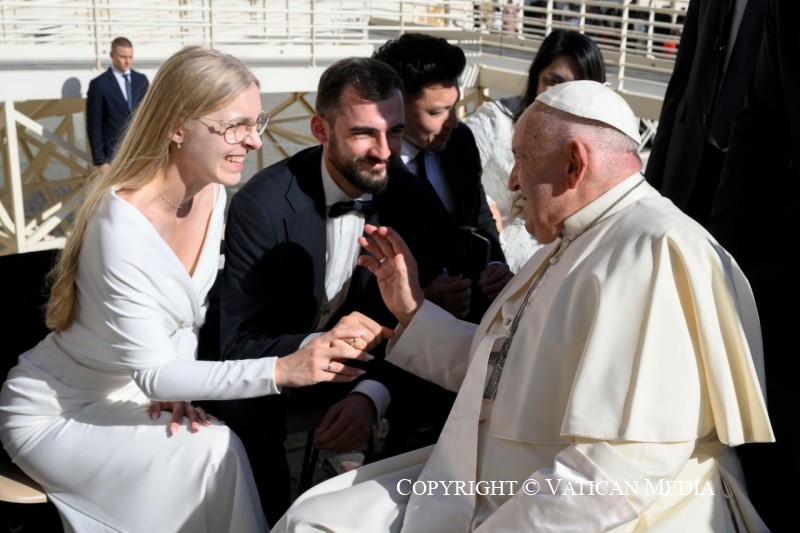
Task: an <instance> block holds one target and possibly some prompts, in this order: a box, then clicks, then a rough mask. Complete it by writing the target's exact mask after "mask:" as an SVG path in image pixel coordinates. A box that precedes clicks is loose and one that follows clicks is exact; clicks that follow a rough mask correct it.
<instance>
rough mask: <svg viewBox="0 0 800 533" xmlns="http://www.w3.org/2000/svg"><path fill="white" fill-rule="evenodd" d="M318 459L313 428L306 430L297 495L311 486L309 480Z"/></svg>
mask: <svg viewBox="0 0 800 533" xmlns="http://www.w3.org/2000/svg"><path fill="white" fill-rule="evenodd" d="M318 459H319V448H317V447H316V446H314V430H313V429H310V430H309V431H308V437H306V448H305V451H304V452H303V468H302V470H301V472H300V484H299V486H298V487H297V495H298V496H299V495H300V494H302V493H304V492H305V491H307V490H308V489H310V488H311V482H312V480H313V478H314V470H316V468H317V460H318Z"/></svg>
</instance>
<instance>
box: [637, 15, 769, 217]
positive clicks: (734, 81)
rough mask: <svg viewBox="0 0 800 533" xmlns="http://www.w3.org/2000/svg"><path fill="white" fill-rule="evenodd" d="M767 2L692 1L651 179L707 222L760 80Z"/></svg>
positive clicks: (661, 121) (650, 166) (656, 143)
mask: <svg viewBox="0 0 800 533" xmlns="http://www.w3.org/2000/svg"><path fill="white" fill-rule="evenodd" d="M767 1H768V0H704V1H700V0H692V2H690V3H689V8H688V10H687V12H686V19H685V22H684V25H683V33H682V35H681V41H680V46H679V48H678V56H677V58H676V60H675V68H674V69H673V72H672V77H671V78H670V81H669V85H668V86H667V92H666V94H665V95H664V104H663V107H662V108H661V116H660V119H659V121H658V131H657V132H656V136H655V139H654V140H653V147H652V149H651V151H650V156H649V158H648V161H647V170H646V172H645V177H646V178H647V181H648V182H650V184H651V185H653V186H654V187H655V188H656V189H658V190H659V191H661V194H663V195H664V196H666V197H667V198H669V199H670V200H672V202H673V203H674V204H675V205H676V206H678V207H679V208H680V209H681V210H682V211H683V212H684V213H686V214H687V215H689V216H690V217H692V218H694V219H695V220H697V221H698V222H700V223H701V224H704V223H705V222H707V221H708V217H709V215H710V214H711V203H712V201H713V199H714V193H715V192H716V190H717V185H718V183H719V176H720V173H721V172H722V163H723V160H724V159H725V151H726V150H727V148H728V142H729V139H730V134H731V123H732V122H733V117H734V115H735V114H736V112H737V111H738V110H739V109H741V108H742V106H744V95H745V91H746V90H747V83H748V82H749V81H750V77H751V76H752V75H753V70H754V69H755V64H756V58H757V57H758V48H759V45H760V43H761V34H762V32H763V22H764V14H765V13H766V8H767Z"/></svg>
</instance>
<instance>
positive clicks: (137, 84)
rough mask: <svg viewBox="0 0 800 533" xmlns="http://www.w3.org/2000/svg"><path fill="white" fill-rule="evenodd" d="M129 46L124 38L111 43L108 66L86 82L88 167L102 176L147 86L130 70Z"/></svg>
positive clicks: (138, 75)
mask: <svg viewBox="0 0 800 533" xmlns="http://www.w3.org/2000/svg"><path fill="white" fill-rule="evenodd" d="M131 65H133V44H131V42H130V41H129V40H128V39H126V38H125V37H117V38H116V39H114V40H113V41H112V42H111V66H110V67H109V68H108V70H106V71H105V72H103V73H102V74H100V75H99V76H97V77H96V78H95V79H93V80H92V81H91V82H89V91H88V92H87V93H86V130H87V134H88V136H89V147H90V148H91V150H92V163H94V165H95V166H96V167H97V168H98V170H100V171H101V172H103V173H105V171H106V170H108V165H109V164H110V163H111V160H112V159H113V158H114V151H115V150H116V148H117V142H118V141H119V140H120V139H121V138H122V134H123V133H124V132H125V128H126V126H127V125H128V120H129V119H130V116H131V113H133V111H134V110H135V109H136V107H137V106H138V105H139V102H141V101H142V98H144V94H145V93H146V92H147V88H148V87H149V86H150V82H149V81H148V80H147V76H145V75H144V74H142V73H140V72H136V71H135V70H133V69H131Z"/></svg>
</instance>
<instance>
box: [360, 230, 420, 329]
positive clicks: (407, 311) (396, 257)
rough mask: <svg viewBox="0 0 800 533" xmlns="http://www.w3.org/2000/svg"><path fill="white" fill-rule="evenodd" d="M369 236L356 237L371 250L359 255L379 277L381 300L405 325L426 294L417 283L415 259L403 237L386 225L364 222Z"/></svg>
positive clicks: (364, 246)
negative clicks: (377, 225) (367, 253)
mask: <svg viewBox="0 0 800 533" xmlns="http://www.w3.org/2000/svg"><path fill="white" fill-rule="evenodd" d="M364 233H366V234H367V236H368V237H369V238H366V237H359V238H358V243H359V244H360V245H361V246H362V247H363V248H365V249H366V250H367V251H368V252H369V253H370V254H371V256H369V255H362V256H361V257H359V258H358V264H359V265H362V266H365V267H367V268H368V269H369V271H370V272H372V273H373V274H374V275H375V277H376V278H377V279H378V287H379V288H380V290H381V296H382V297H383V302H384V303H385V304H386V307H387V308H389V311H391V312H392V314H393V315H394V316H395V318H397V320H398V321H399V322H400V324H401V325H403V326H407V325H408V323H409V322H411V319H412V318H414V314H415V313H416V312H417V309H419V308H420V306H422V302H423V300H424V299H425V295H424V294H423V292H422V288H421V287H420V286H419V274H418V273H417V262H416V261H415V260H414V256H413V255H412V254H411V251H410V250H409V249H408V246H407V245H406V243H405V242H404V241H403V239H402V238H401V237H400V235H398V234H397V233H396V232H395V231H394V230H392V229H391V228H388V227H386V226H381V227H375V226H373V225H371V224H366V225H365V226H364Z"/></svg>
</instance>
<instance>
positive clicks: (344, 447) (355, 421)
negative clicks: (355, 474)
mask: <svg viewBox="0 0 800 533" xmlns="http://www.w3.org/2000/svg"><path fill="white" fill-rule="evenodd" d="M375 418H376V412H375V406H374V405H373V403H372V400H370V399H369V398H368V397H367V396H365V395H364V394H361V393H358V392H354V393H352V394H350V395H348V396H347V397H346V398H344V399H343V400H341V401H339V402H337V403H335V404H333V405H332V406H331V408H330V409H328V412H327V413H325V416H324V417H322V421H321V422H320V423H319V427H318V428H317V429H316V431H315V433H314V446H316V447H317V448H319V449H321V450H328V451H331V452H349V451H351V450H354V449H356V448H358V447H359V446H361V445H362V444H364V443H365V442H367V439H368V438H369V435H370V431H372V424H373V422H374V421H375Z"/></svg>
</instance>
